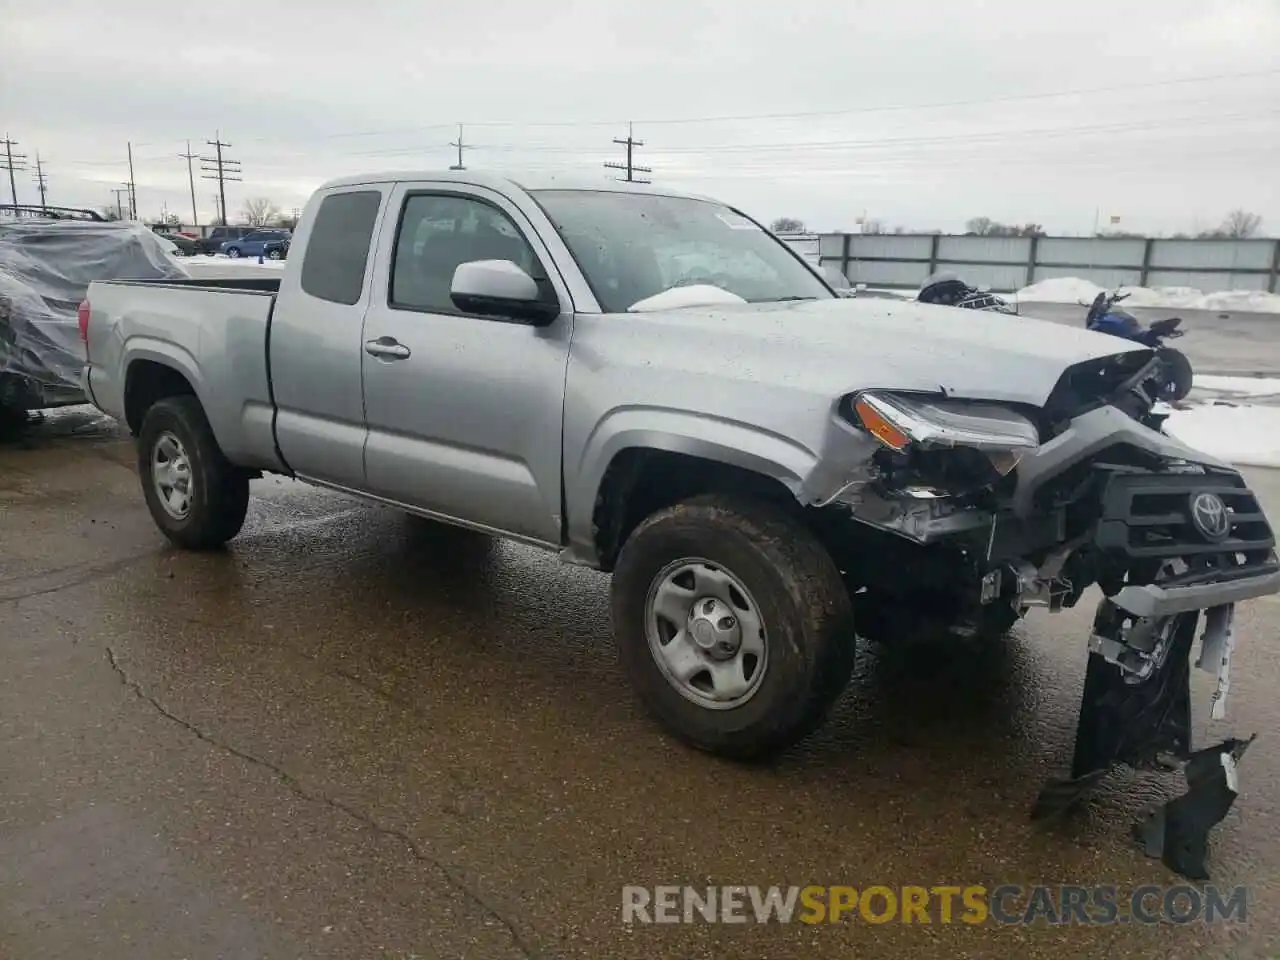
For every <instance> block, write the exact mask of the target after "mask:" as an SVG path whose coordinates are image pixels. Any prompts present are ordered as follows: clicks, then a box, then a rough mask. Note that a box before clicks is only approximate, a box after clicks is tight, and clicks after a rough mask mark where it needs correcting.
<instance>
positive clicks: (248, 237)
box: [220, 227, 290, 260]
mask: <svg viewBox="0 0 1280 960" xmlns="http://www.w3.org/2000/svg"><path fill="white" fill-rule="evenodd" d="M289 237H290V233H289V231H288V230H285V229H284V228H283V227H270V228H264V229H259V230H254V231H253V232H251V233H247V234H245V235H244V236H243V237H239V238H236V239H234V240H228V241H227V242H226V243H224V244H223V245H222V249H221V251H220V252H221V253H225V254H226V255H227V256H228V257H232V258H235V257H258V256H264V257H265V256H267V255H268V245H271V247H270V252H274V254H275V256H273V257H272V258H271V259H273V260H279V259H281V257H282V256H283V251H284V246H283V245H284V244H285V243H286V242H287V241H288V239H289Z"/></svg>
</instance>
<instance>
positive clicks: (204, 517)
mask: <svg viewBox="0 0 1280 960" xmlns="http://www.w3.org/2000/svg"><path fill="white" fill-rule="evenodd" d="M166 433H169V434H173V435H174V436H175V437H177V439H178V440H179V442H180V443H181V444H182V447H183V449H184V451H185V453H186V456H187V459H188V462H189V463H190V478H191V493H190V508H189V511H188V512H187V514H186V515H185V517H183V518H177V517H175V516H173V515H172V514H171V513H169V511H168V510H166V508H165V507H164V505H163V504H162V503H161V502H160V494H159V492H158V491H157V489H156V483H155V478H154V473H153V469H154V452H155V449H156V445H157V443H158V441H159V440H160V438H161V437H163V436H164V435H165V434H166ZM138 476H139V477H140V478H141V480H142V493H143V496H144V497H146V500H147V509H149V510H150V511H151V518H152V519H153V520H154V521H155V523H156V526H157V527H159V528H160V531H161V532H162V533H163V534H164V535H165V536H166V537H168V538H169V539H170V540H172V541H173V542H174V543H175V544H177V545H178V546H180V547H185V548H186V549H188V550H211V549H214V548H216V547H220V546H222V545H223V544H224V543H226V542H227V541H228V540H230V539H231V538H232V537H234V536H235V535H236V534H237V533H239V532H240V528H241V527H242V526H244V518H245V513H246V512H247V510H248V507H249V477H248V475H247V474H246V473H245V472H244V471H243V470H240V469H238V468H236V467H234V466H232V465H231V463H229V462H228V461H227V458H226V457H225V456H223V454H222V451H221V450H220V449H219V448H218V441H217V440H216V439H214V436H213V430H211V429H210V427H209V421H208V420H207V419H205V415H204V410H203V408H201V406H200V401H199V400H197V399H196V398H195V397H193V396H190V395H187V396H179V397H168V398H166V399H164V400H160V401H159V402H157V403H156V404H155V405H154V406H152V407H151V409H149V410H148V411H147V413H146V416H145V417H144V418H143V421H142V429H141V430H140V431H139V432H138Z"/></svg>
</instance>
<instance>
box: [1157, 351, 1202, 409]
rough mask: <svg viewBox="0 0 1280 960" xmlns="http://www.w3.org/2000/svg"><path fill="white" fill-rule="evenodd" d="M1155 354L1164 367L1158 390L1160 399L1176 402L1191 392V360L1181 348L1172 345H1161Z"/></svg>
mask: <svg viewBox="0 0 1280 960" xmlns="http://www.w3.org/2000/svg"><path fill="white" fill-rule="evenodd" d="M1157 356H1159V357H1160V362H1161V364H1162V365H1163V367H1164V385H1163V387H1162V389H1161V391H1160V399H1162V400H1165V401H1167V402H1169V403H1176V402H1177V401H1179V400H1181V399H1183V398H1184V397H1185V396H1186V395H1187V394H1188V393H1190V392H1191V386H1192V384H1193V383H1194V381H1195V372H1194V371H1193V370H1192V369H1191V361H1190V360H1188V359H1187V356H1186V354H1184V353H1183V352H1182V351H1181V350H1174V349H1173V348H1172V347H1161V348H1160V350H1159V352H1158V354H1157Z"/></svg>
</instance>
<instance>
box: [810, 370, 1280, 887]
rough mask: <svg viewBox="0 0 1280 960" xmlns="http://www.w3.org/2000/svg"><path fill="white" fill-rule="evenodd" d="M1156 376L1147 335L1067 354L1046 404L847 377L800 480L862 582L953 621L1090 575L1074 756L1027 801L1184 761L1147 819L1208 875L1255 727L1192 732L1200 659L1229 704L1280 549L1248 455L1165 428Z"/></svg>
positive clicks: (1062, 801) (1062, 804)
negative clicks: (1241, 615)
mask: <svg viewBox="0 0 1280 960" xmlns="http://www.w3.org/2000/svg"><path fill="white" fill-rule="evenodd" d="M1158 382H1159V381H1158V366H1157V364H1156V363H1155V362H1154V360H1153V358H1152V357H1151V355H1150V354H1149V353H1146V352H1143V351H1135V352H1129V353H1124V354H1119V355H1116V356H1111V357H1105V358H1101V359H1096V360H1090V361H1087V362H1084V363H1080V364H1077V365H1075V366H1073V367H1071V368H1069V369H1068V370H1067V371H1066V372H1065V373H1064V374H1063V376H1062V378H1061V379H1060V380H1059V381H1058V383H1057V385H1056V387H1055V389H1054V390H1053V392H1052V393H1051V394H1050V396H1049V398H1048V400H1047V401H1046V402H1045V403H1044V404H1042V405H1038V406H1035V407H1032V406H1021V407H1020V406H1018V405H1016V404H1008V403H993V402H986V401H972V400H966V399H963V398H958V397H954V396H949V395H947V393H946V392H945V391H942V392H940V393H939V394H936V395H922V394H907V393H896V392H894V391H883V390H868V391H862V392H859V393H855V394H852V395H850V396H848V397H846V398H845V399H844V400H843V401H842V402H841V410H840V415H839V416H838V418H837V421H838V422H837V424H836V425H835V426H834V427H833V430H835V431H837V432H840V433H842V434H843V437H842V438H841V439H840V440H839V442H836V441H835V439H834V438H833V442H832V444H830V445H829V447H828V449H830V450H834V449H840V450H841V451H842V454H841V455H840V457H839V458H838V459H836V460H832V459H831V458H827V457H824V461H825V463H824V469H823V470H822V471H821V472H819V473H816V474H815V475H814V476H813V477H811V478H809V485H808V488H807V489H806V490H805V491H804V496H805V497H806V498H807V502H808V505H809V507H810V508H811V509H812V510H813V511H814V512H815V514H817V515H818V516H819V517H820V518H821V521H822V522H821V524H819V526H821V527H822V529H824V530H826V531H827V534H826V540H827V542H828V543H829V545H830V546H831V549H832V550H833V553H834V554H835V555H836V556H837V560H838V562H839V563H840V564H841V566H842V569H843V570H845V572H846V576H847V578H848V579H849V582H850V587H851V589H857V590H858V591H859V592H861V593H863V594H864V596H866V597H874V598H880V599H883V598H885V597H889V598H891V599H892V600H893V601H894V602H896V603H898V604H899V605H901V607H902V608H903V609H910V608H913V607H914V608H921V607H935V608H944V611H945V616H946V618H947V619H948V620H949V621H951V622H952V623H953V625H955V626H956V627H958V628H960V632H964V628H965V627H966V626H969V627H980V626H981V625H982V624H983V623H984V622H994V623H997V624H1000V623H1011V622H1012V621H1013V620H1014V619H1016V617H1017V616H1020V615H1021V614H1022V613H1024V612H1025V611H1026V610H1027V609H1029V608H1031V607H1035V606H1042V607H1047V608H1048V609H1049V610H1051V611H1057V610H1060V609H1062V608H1066V607H1073V606H1075V605H1076V604H1077V603H1078V602H1079V600H1080V599H1081V597H1082V595H1083V594H1084V592H1085V590H1086V589H1087V588H1089V587H1091V586H1094V585H1097V586H1098V587H1099V588H1100V590H1101V593H1102V599H1101V600H1100V601H1099V604H1098V608H1097V612H1096V614H1095V617H1094V620H1093V625H1092V629H1091V633H1090V637H1089V640H1088V651H1089V652H1088V664H1087V668H1086V677H1085V685H1084V693H1083V697H1082V700H1081V704H1080V712H1079V719H1078V725H1077V733H1076V740H1075V751H1074V756H1073V757H1072V760H1071V765H1070V769H1069V771H1068V772H1067V775H1066V776H1064V777H1063V778H1061V779H1056V780H1053V781H1051V782H1049V783H1048V784H1046V785H1045V787H1044V789H1043V790H1042V792H1041V794H1040V796H1039V798H1038V799H1037V801H1036V803H1035V806H1034V809H1033V812H1032V815H1033V817H1034V818H1035V819H1044V818H1048V817H1052V816H1055V815H1060V814H1062V813H1063V812H1065V811H1066V810H1068V809H1069V808H1071V807H1072V805H1073V804H1075V803H1076V801H1078V800H1079V799H1080V798H1081V797H1082V796H1084V795H1085V793H1086V792H1087V791H1088V790H1089V789H1090V788H1091V787H1093V786H1094V785H1095V784H1097V783H1098V782H1099V781H1100V780H1101V779H1102V778H1103V777H1104V776H1106V774H1107V773H1108V772H1109V771H1111V770H1112V769H1113V768H1114V767H1116V766H1117V765H1126V766H1129V767H1132V768H1134V769H1157V770H1165V771H1173V772H1177V771H1179V770H1180V771H1181V772H1182V774H1183V775H1184V776H1185V778H1186V781H1187V785H1188V792H1187V793H1186V794H1185V795H1183V796H1180V797H1178V798H1177V799H1175V800H1173V801H1171V802H1169V803H1166V804H1164V805H1162V806H1161V807H1159V808H1157V809H1155V810H1152V811H1149V812H1148V813H1146V814H1145V815H1144V816H1143V818H1142V819H1141V820H1140V822H1139V823H1137V824H1136V826H1135V831H1136V835H1137V837H1138V839H1139V840H1140V842H1141V844H1142V846H1143V847H1144V849H1145V850H1146V851H1147V853H1148V854H1149V855H1151V856H1155V857H1159V858H1160V859H1161V860H1163V862H1164V863H1165V864H1166V865H1168V866H1169V867H1170V868H1171V869H1172V870H1174V871H1176V872H1177V873H1179V874H1181V875H1183V876H1186V877H1189V878H1194V879H1203V878H1205V877H1207V875H1208V872H1207V869H1206V865H1205V852H1206V845H1207V839H1208V834H1209V830H1210V829H1211V828H1212V827H1213V826H1214V825H1215V824H1216V823H1218V822H1219V821H1221V820H1222V818H1223V817H1224V816H1226V813H1227V811H1228V810H1229V808H1230V806H1231V804H1232V802H1233V801H1234V799H1235V796H1236V792H1237V784H1236V765H1237V763H1238V761H1239V760H1240V757H1241V755H1242V754H1243V753H1244V751H1245V749H1246V748H1247V747H1248V745H1249V743H1250V742H1251V739H1250V740H1237V739H1226V740H1223V741H1222V742H1221V743H1218V744H1215V745H1213V746H1209V747H1206V748H1203V749H1193V745H1192V737H1191V729H1192V728H1191V706H1190V699H1191V694H1190V682H1191V681H1190V678H1191V670H1192V662H1193V658H1194V665H1195V666H1196V667H1198V668H1200V669H1203V670H1206V671H1208V672H1209V673H1211V674H1212V675H1214V677H1215V678H1216V690H1215V692H1214V694H1213V699H1212V702H1211V705H1210V707H1209V709H1210V715H1211V717H1212V718H1213V719H1221V718H1222V717H1223V716H1224V715H1225V708H1226V700H1227V693H1228V691H1229V688H1230V680H1229V674H1230V666H1231V656H1232V649H1233V645H1234V642H1235V635H1234V632H1233V624H1234V613H1235V605H1236V604H1237V603H1239V602H1241V601H1244V600H1249V599H1253V598H1256V597H1261V596H1264V595H1267V594H1272V593H1276V592H1277V591H1280V562H1278V561H1277V556H1276V551H1275V538H1274V534H1273V531H1272V529H1271V526H1270V525H1269V523H1268V521H1267V519H1266V517H1265V516H1264V514H1263V511H1262V509H1261V507H1260V506H1259V504H1258V502H1257V499H1256V498H1255V496H1254V494H1253V493H1252V492H1251V491H1250V490H1249V488H1248V486H1247V484H1246V483H1245V481H1244V479H1243V478H1242V477H1241V475H1240V474H1239V472H1237V471H1236V470H1234V469H1232V468H1231V467H1230V466H1228V465H1226V464H1223V463H1220V462H1218V461H1215V460H1214V459H1213V458H1210V457H1207V456H1205V455H1203V454H1200V453H1198V452H1196V451H1194V450H1191V449H1190V448H1188V447H1186V446H1185V445H1183V444H1182V443H1180V442H1179V441H1177V440H1176V439H1174V438H1172V437H1170V436H1168V435H1166V434H1164V433H1163V432H1162V422H1163V417H1162V416H1161V415H1160V414H1159V413H1158V412H1156V409H1157V408H1156V406H1155V400H1154V398H1155V391H1156V389H1157V388H1158ZM851 440H852V441H853V442H852V443H851V442H850V441H851ZM842 544H843V545H844V546H843V547H842V546H841V545H842ZM993 612H996V613H999V614H1001V616H998V617H995V618H994V619H993V618H991V617H990V614H991V613H993ZM856 615H857V607H856V605H855V616H856ZM1197 639H1198V640H1199V647H1198V650H1197V649H1196V641H1197Z"/></svg>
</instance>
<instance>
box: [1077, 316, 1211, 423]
mask: <svg viewBox="0 0 1280 960" xmlns="http://www.w3.org/2000/svg"><path fill="white" fill-rule="evenodd" d="M1128 296H1129V294H1127V293H1120V292H1118V291H1117V292H1116V293H1111V294H1108V293H1106V292H1105V291H1104V292H1102V293H1099V294H1098V295H1097V296H1096V297H1094V298H1093V304H1092V306H1090V307H1089V315H1088V316H1087V317H1086V318H1085V326H1086V327H1087V328H1088V329H1090V330H1092V331H1093V332H1094V333H1106V334H1110V335H1111V336H1113V337H1120V338H1122V339H1124V340H1132V341H1133V342H1134V343H1140V344H1142V345H1143V346H1144V347H1150V348H1151V349H1152V350H1154V351H1155V352H1156V356H1157V357H1158V358H1159V360H1160V365H1161V370H1162V379H1161V384H1160V396H1159V399H1161V400H1164V401H1166V402H1167V403H1174V402H1176V401H1178V400H1181V399H1182V398H1183V397H1185V396H1186V395H1187V394H1188V393H1190V392H1191V383H1192V380H1193V373H1192V370H1191V361H1190V360H1188V359H1187V357H1186V355H1185V354H1184V353H1182V351H1180V350H1174V349H1173V348H1172V347H1166V346H1165V345H1164V341H1165V340H1172V339H1173V338H1175V337H1180V336H1182V335H1183V331H1182V330H1179V329H1178V327H1179V326H1180V325H1181V323H1182V318H1181V317H1167V318H1165V319H1164V320H1157V321H1156V322H1155V323H1153V324H1151V326H1149V327H1145V328H1144V327H1143V326H1142V324H1141V323H1140V322H1139V321H1138V318H1137V317H1135V316H1134V315H1133V314H1131V313H1129V312H1128V311H1127V310H1121V309H1117V308H1116V304H1117V303H1119V302H1120V301H1121V300H1124V299H1126V298H1127V297H1128ZM1081 306H1084V304H1083V303H1082V304H1081Z"/></svg>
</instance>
